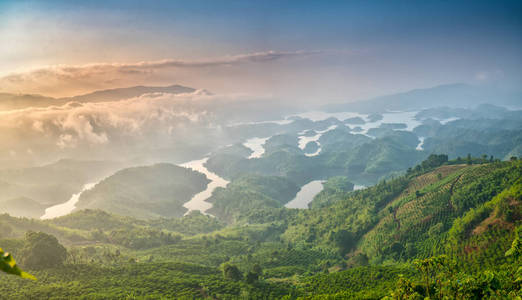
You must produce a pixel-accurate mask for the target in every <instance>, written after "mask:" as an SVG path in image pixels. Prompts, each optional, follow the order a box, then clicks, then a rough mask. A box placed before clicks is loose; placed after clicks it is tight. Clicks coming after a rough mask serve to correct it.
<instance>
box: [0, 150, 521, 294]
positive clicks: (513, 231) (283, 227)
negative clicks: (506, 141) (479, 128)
mask: <svg viewBox="0 0 522 300" xmlns="http://www.w3.org/2000/svg"><path fill="white" fill-rule="evenodd" d="M521 175H522V161H519V160H517V159H516V158H513V159H512V160H511V161H504V162H501V161H495V160H492V159H491V160H490V159H488V158H487V157H483V158H472V157H468V158H465V159H460V160H453V161H448V158H447V156H445V155H432V156H430V157H429V158H428V159H427V160H426V161H424V162H422V163H421V164H419V165H418V166H416V167H412V168H411V169H409V170H408V172H407V173H406V174H405V175H402V176H397V177H395V178H391V179H387V180H386V181H381V182H379V183H378V184H377V185H375V186H373V187H370V188H367V189H364V190H359V191H348V190H347V189H345V188H342V187H343V186H345V185H346V184H344V183H343V182H340V180H339V179H338V180H337V181H335V182H336V184H338V185H339V188H336V184H334V183H331V184H330V185H329V188H325V189H324V190H323V192H321V193H320V194H318V195H317V196H316V197H315V199H314V201H313V202H312V203H311V205H310V207H311V208H310V209H287V208H284V207H280V206H278V205H267V206H263V205H260V204H259V203H260V202H256V208H255V209H254V208H253V209H250V210H246V209H245V210H243V212H242V213H241V215H238V216H236V217H235V219H234V220H235V221H234V222H233V223H230V222H229V223H228V224H226V223H225V222H224V221H222V220H220V219H219V218H214V217H209V216H205V215H202V214H200V213H197V212H194V213H191V214H189V215H188V216H185V217H183V218H178V219H175V218H161V219H150V220H138V219H134V218H132V217H120V216H116V215H112V214H110V213H106V212H103V211H99V210H83V211H79V212H76V213H74V214H71V215H69V216H65V217H61V218H57V219H53V220H48V221H39V220H32V219H22V218H14V217H10V216H8V215H2V216H1V217H0V246H2V248H3V249H4V250H8V251H11V252H12V253H13V254H14V255H15V257H20V259H19V260H20V262H21V265H22V267H24V268H25V269H26V270H27V271H29V272H30V273H31V274H33V275H35V276H36V277H37V278H38V281H36V282H29V281H27V280H22V279H18V278H15V277H7V276H4V277H3V279H2V284H1V285H0V295H2V297H4V296H5V297H7V298H9V299H32V298H46V299H47V298H49V299H70V298H81V297H85V298H88V299H122V298H127V299H157V298H161V297H165V298H168V299H170V298H188V299H192V298H207V299H237V298H241V299H256V298H269V299H380V298H383V297H390V298H391V299H424V298H425V297H430V299H454V298H458V299H482V298H494V299H498V298H500V299H503V298H506V299H516V296H519V295H520V294H521V293H522V286H521V284H522V268H521V266H522V258H521V257H522V246H521V245H522V244H521V241H520V239H521V235H522V205H521V201H522V197H521V196H522V176H521ZM243 184H244V185H247V184H248V181H245V182H243ZM225 221H228V220H225ZM27 231H42V232H45V233H40V235H41V237H40V238H39V239H35V238H34V233H32V234H28V235H25V234H26V232H27ZM47 234H52V235H54V236H56V237H57V238H58V241H59V242H60V243H61V244H63V245H65V246H66V248H67V255H66V256H64V257H62V259H60V258H58V259H57V260H56V263H55V264H53V265H42V264H38V263H36V262H38V260H34V259H28V258H34V257H35V256H38V255H47V256H45V257H47V258H49V259H50V258H53V259H54V258H56V257H55V255H53V253H55V252H56V251H53V250H55V249H58V248H59V245H56V243H54V242H53V241H52V237H51V236H48V235H47ZM24 235H25V236H24ZM35 240H38V241H40V242H41V244H38V245H36V246H38V247H36V246H35ZM42 241H47V242H42ZM36 249H38V251H37V250H36ZM58 252H60V251H58ZM49 259H48V260H49Z"/></svg>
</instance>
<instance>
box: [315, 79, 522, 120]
mask: <svg viewBox="0 0 522 300" xmlns="http://www.w3.org/2000/svg"><path fill="white" fill-rule="evenodd" d="M482 103H494V104H495V105H503V106H508V107H522V93H520V92H518V93H509V92H505V91H501V90H499V89H494V88H486V87H481V86H473V85H469V84H462V83H456V84H447V85H438V86H435V87H431V88H426V89H415V90H411V91H407V92H404V93H397V94H392V95H386V96H380V97H376V98H372V99H369V100H362V101H356V102H348V103H336V104H328V105H325V106H323V107H322V109H323V110H325V111H329V112H338V111H356V112H361V113H370V112H385V111H413V110H421V109H426V108H432V107H440V106H450V107H475V106H477V105H479V104H482Z"/></svg>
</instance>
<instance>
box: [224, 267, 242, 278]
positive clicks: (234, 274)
mask: <svg viewBox="0 0 522 300" xmlns="http://www.w3.org/2000/svg"><path fill="white" fill-rule="evenodd" d="M223 276H224V277H225V279H229V280H233V281H239V280H241V279H242V278H243V274H241V271H239V268H238V267H236V266H234V265H231V264H225V265H223Z"/></svg>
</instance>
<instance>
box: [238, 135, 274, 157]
mask: <svg viewBox="0 0 522 300" xmlns="http://www.w3.org/2000/svg"><path fill="white" fill-rule="evenodd" d="M269 138H270V137H266V138H258V137H255V138H251V139H248V140H246V141H245V142H244V143H243V146H245V147H247V148H249V149H250V150H252V153H251V154H250V156H249V157H248V158H249V159H250V158H259V157H261V155H263V153H265V147H263V145H264V144H265V143H266V141H267V140H268V139H269Z"/></svg>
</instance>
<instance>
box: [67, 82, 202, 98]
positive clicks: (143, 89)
mask: <svg viewBox="0 0 522 300" xmlns="http://www.w3.org/2000/svg"><path fill="white" fill-rule="evenodd" d="M195 91H196V90H195V89H193V88H189V87H185V86H181V85H177V84H174V85H170V86H133V87H128V88H117V89H108V90H101V91H95V92H92V93H89V94H85V95H79V96H74V97H68V98H61V99H60V100H63V101H66V102H69V101H77V102H106V101H118V100H122V99H129V98H133V97H139V96H141V95H144V94H149V93H166V94H182V93H193V92H195Z"/></svg>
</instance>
